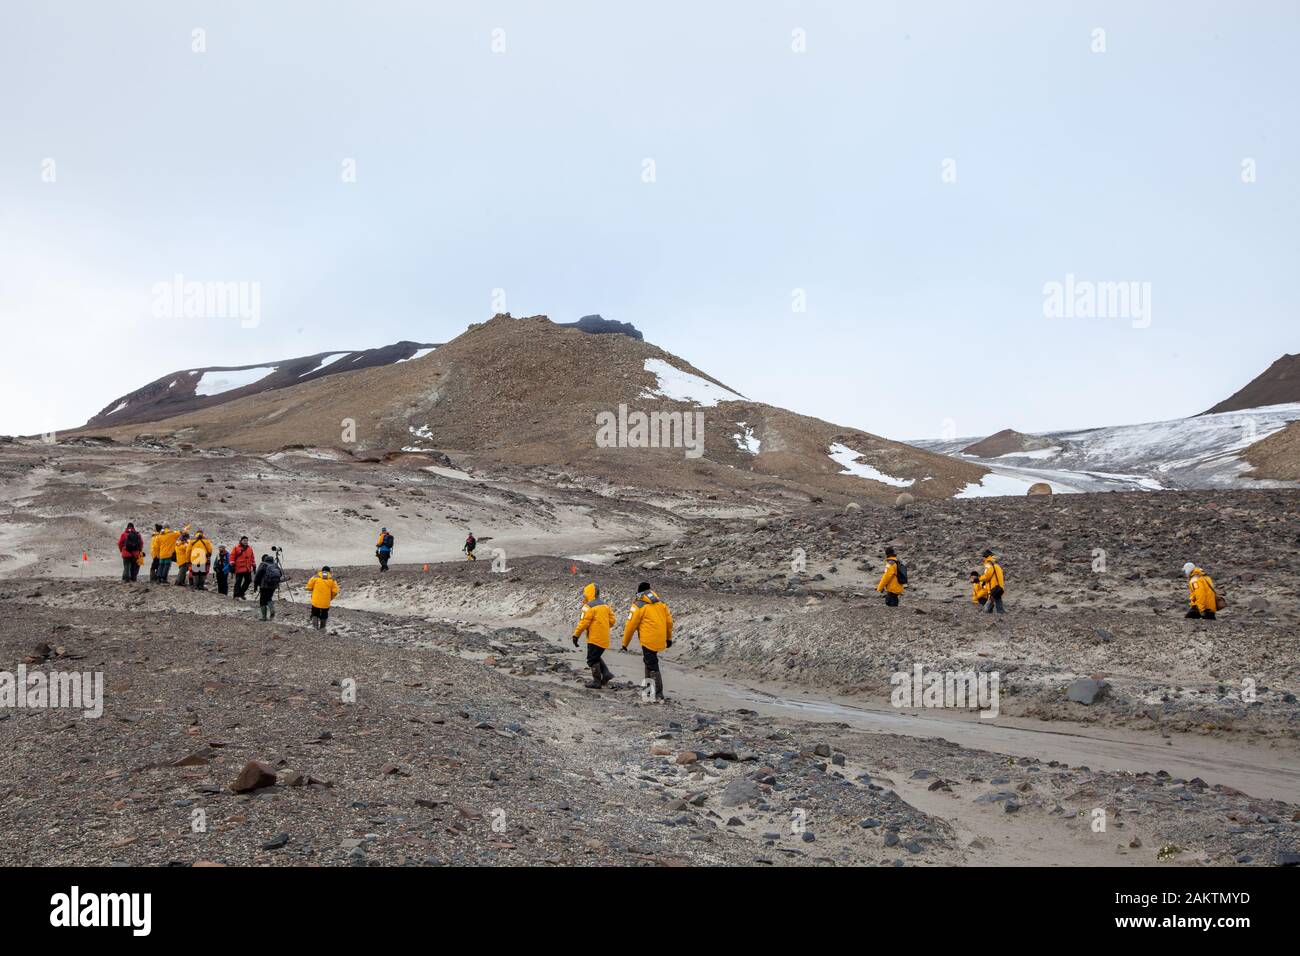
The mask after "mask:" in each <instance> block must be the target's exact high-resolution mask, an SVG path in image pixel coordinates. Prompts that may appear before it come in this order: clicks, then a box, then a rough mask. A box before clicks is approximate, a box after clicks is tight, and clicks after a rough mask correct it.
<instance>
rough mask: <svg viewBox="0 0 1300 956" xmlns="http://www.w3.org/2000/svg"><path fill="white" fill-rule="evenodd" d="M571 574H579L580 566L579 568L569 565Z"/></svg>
mask: <svg viewBox="0 0 1300 956" xmlns="http://www.w3.org/2000/svg"><path fill="white" fill-rule="evenodd" d="M569 573H570V574H577V573H578V566H577V565H576V564H571V565H569Z"/></svg>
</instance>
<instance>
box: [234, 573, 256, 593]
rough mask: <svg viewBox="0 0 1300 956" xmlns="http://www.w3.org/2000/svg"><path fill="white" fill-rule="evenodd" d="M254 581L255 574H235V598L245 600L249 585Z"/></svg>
mask: <svg viewBox="0 0 1300 956" xmlns="http://www.w3.org/2000/svg"><path fill="white" fill-rule="evenodd" d="M252 581H253V572H251V571H238V572H236V573H235V597H237V598H241V599H242V598H243V596H244V594H245V592H247V591H248V585H249V584H251V583H252Z"/></svg>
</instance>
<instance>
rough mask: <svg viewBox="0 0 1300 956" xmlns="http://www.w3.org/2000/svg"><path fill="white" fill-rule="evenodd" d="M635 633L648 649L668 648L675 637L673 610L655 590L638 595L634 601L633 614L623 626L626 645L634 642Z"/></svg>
mask: <svg viewBox="0 0 1300 956" xmlns="http://www.w3.org/2000/svg"><path fill="white" fill-rule="evenodd" d="M633 634H635V635H636V636H637V639H638V640H639V641H640V642H641V648H642V649H643V650H647V651H656V652H658V651H664V650H667V649H668V642H669V641H671V640H672V639H673V615H672V612H671V611H669V610H668V605H667V604H665V603H664V602H663V601H661V600H659V595H657V594H655V593H654V591H646V592H645V593H644V594H639V595H637V599H636V601H635V602H633V604H632V614H631V616H630V617H629V618H628V619H627V624H626V625H625V626H624V628H623V646H624V647H627V646H628V645H629V644H631V643H632V635H633Z"/></svg>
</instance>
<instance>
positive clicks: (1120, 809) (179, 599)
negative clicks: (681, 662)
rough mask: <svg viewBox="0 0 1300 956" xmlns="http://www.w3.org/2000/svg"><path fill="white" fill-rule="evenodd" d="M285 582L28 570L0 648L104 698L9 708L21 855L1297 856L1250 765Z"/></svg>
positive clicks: (10, 808) (5, 753)
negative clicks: (316, 627) (808, 687)
mask: <svg viewBox="0 0 1300 956" xmlns="http://www.w3.org/2000/svg"><path fill="white" fill-rule="evenodd" d="M474 570H479V571H482V572H483V573H490V572H487V571H486V569H485V568H476V569H474ZM340 577H341V578H342V579H343V580H344V581H345V582H348V581H349V575H348V573H347V572H342V573H341V574H340ZM294 583H295V582H293V581H291V582H289V584H288V585H287V587H288V588H290V589H291V588H292V586H293V584H294ZM384 583H385V584H387V582H384ZM345 586H346V585H345ZM286 597H287V598H288V599H287V600H284V601H282V602H281V604H280V612H279V615H278V617H277V619H276V620H275V621H273V622H270V623H266V624H263V623H260V622H257V621H255V620H254V617H253V614H252V612H251V609H250V608H249V607H247V606H245V605H242V604H238V603H236V602H233V601H231V600H229V599H225V598H221V597H219V596H218V595H215V594H211V593H206V594H199V593H193V592H189V591H185V590H182V589H178V588H162V587H151V586H149V585H147V584H143V583H137V584H136V585H123V584H121V583H119V582H28V583H25V584H23V585H22V586H21V587H20V588H18V589H14V588H13V587H12V586H10V587H6V588H4V590H3V591H2V592H0V610H2V611H3V613H0V621H3V622H4V623H3V624H0V656H3V658H4V659H5V660H7V661H22V660H27V661H30V662H31V664H32V666H48V667H51V668H55V667H63V668H76V669H81V670H89V671H102V672H103V673H104V674H105V676H106V681H107V691H106V696H107V705H106V708H105V712H104V715H103V717H102V718H99V719H82V718H81V717H79V716H74V715H71V714H69V713H67V712H61V711H52V710H21V709H20V710H12V711H6V712H5V713H3V714H0V742H2V749H0V825H3V827H4V829H5V832H6V833H7V834H9V836H8V838H7V839H6V841H5V842H4V845H3V849H2V850H0V862H3V863H5V864H10V865H18V864H22V865H32V864H92V865H94V864H100V865H107V864H118V863H132V864H150V865H163V864H170V865H194V866H201V865H237V864H244V865H249V864H253V865H294V864H296V865H304V864H306V865H314V864H323V865H352V866H365V865H439V864H476V865H501V864H527V865H600V864H623V865H641V864H644V865H699V864H705V865H718V864H749V865H785V864H848V865H927V864H928V865H934V864H957V863H974V864H1006V865H1017V864H1029V863H1041V862H1052V863H1058V864H1062V863H1076V864H1100V863H1112V864H1115V863H1118V864H1157V863H1159V864H1169V865H1178V864H1183V865H1189V864H1190V865H1194V864H1197V863H1238V864H1274V863H1279V862H1288V861H1291V860H1292V859H1293V854H1294V849H1295V846H1296V843H1295V841H1296V834H1297V820H1298V819H1300V812H1298V811H1297V808H1296V807H1295V806H1294V805H1291V804H1286V803H1282V802H1279V801H1276V800H1268V799H1258V798H1253V797H1251V796H1248V795H1246V794H1244V793H1241V792H1239V791H1237V790H1236V789H1235V788H1232V787H1229V786H1225V785H1221V784H1219V785H1215V784H1210V783H1207V782H1205V781H1203V780H1200V779H1181V778H1176V777H1172V776H1170V775H1168V774H1165V773H1163V772H1160V771H1158V770H1157V771H1141V772H1134V773H1115V772H1104V771H1098V770H1093V769H1090V768H1088V767H1081V766H1073V767H1071V766H1067V765H1065V764H1063V763H1062V762H1060V761H1040V760H1036V759H1025V758H1015V757H1003V756H998V755H996V754H992V753H986V752H980V751H973V750H969V749H964V748H961V747H958V746H955V745H953V744H950V743H948V742H946V741H943V740H940V739H935V738H931V739H925V740H915V739H910V738H904V737H888V736H869V735H862V734H855V733H851V732H849V731H848V730H847V728H846V727H844V726H842V725H836V724H833V723H831V724H827V723H812V722H807V721H789V720H777V719H773V718H770V717H765V716H762V715H760V714H757V713H755V712H753V711H752V710H749V709H746V708H732V709H729V710H709V709H702V708H697V707H694V706H689V705H683V704H681V703H667V704H662V703H660V704H649V703H644V702H643V701H642V700H641V697H640V695H639V693H638V692H637V691H636V690H635V689H634V688H633V687H631V686H627V685H625V684H623V683H621V682H620V684H618V685H617V688H616V689H607V690H604V691H600V692H593V691H589V690H586V689H584V688H582V687H581V686H579V685H578V683H577V682H576V680H575V676H574V675H575V673H576V672H577V671H578V667H577V664H578V662H579V658H578V654H577V653H576V652H574V651H572V648H571V647H570V648H568V649H567V650H566V649H565V648H564V647H563V646H562V645H560V646H557V645H556V644H555V643H553V642H551V641H548V640H546V639H545V638H544V637H541V636H539V635H537V634H536V633H534V632H532V631H529V630H527V629H523V628H518V627H513V628H504V629H469V628H464V627H457V626H454V625H449V624H445V623H444V624H437V623H433V622H429V621H423V620H419V621H417V620H412V619H411V618H409V617H392V616H388V615H384V614H381V613H378V612H367V611H356V610H346V609H345V610H341V611H337V612H336V614H335V616H334V618H332V625H333V626H332V627H331V633H328V634H319V633H316V632H314V631H309V630H308V629H307V628H306V626H305V622H306V617H305V611H304V608H303V605H302V602H301V601H300V600H295V599H294V598H293V597H292V596H291V591H290V592H288V593H287V595H286ZM18 622H21V625H19V624H18ZM33 639H35V640H36V641H37V642H38V643H37V646H35V647H33V646H32V645H33ZM670 679H671V678H670ZM353 692H354V693H353ZM1098 820H1101V821H1104V830H1099V829H1098V827H1099V826H1101V825H1103V824H1098V823H1097V821H1098Z"/></svg>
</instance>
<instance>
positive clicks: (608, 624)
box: [573, 584, 617, 648]
mask: <svg viewBox="0 0 1300 956" xmlns="http://www.w3.org/2000/svg"><path fill="white" fill-rule="evenodd" d="M582 600H583V604H582V619H581V620H580V621H578V626H577V627H575V628H574V629H573V636H574V637H580V636H581V635H582V634H583V633H586V635H587V643H588V644H594V645H595V646H596V647H604V648H608V647H609V632H610V630H612V629H613V627H614V625H615V624H616V623H617V618H615V616H614V610H613V608H611V607H610V606H609V605H608V604H606V603H605V602H604V601H602V600H600V590H599V589H598V588H597V587H596V585H594V584H588V585H587V586H586V587H585V588H583V589H582Z"/></svg>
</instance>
